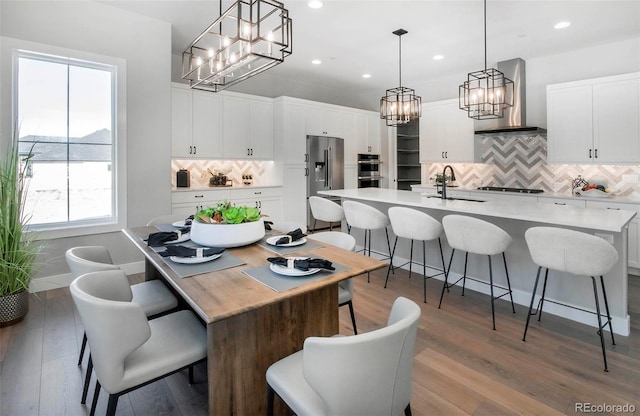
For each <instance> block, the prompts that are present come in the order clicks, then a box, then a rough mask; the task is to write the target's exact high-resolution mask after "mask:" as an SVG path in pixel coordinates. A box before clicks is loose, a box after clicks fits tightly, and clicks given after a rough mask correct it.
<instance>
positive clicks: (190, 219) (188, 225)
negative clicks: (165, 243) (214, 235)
mask: <svg viewBox="0 0 640 416" xmlns="http://www.w3.org/2000/svg"><path fill="white" fill-rule="evenodd" d="M194 218H195V217H194V216H193V215H189V216H188V217H187V218H186V219H185V220H184V225H186V226H187V227H190V226H191V223H192V222H193V219H194Z"/></svg>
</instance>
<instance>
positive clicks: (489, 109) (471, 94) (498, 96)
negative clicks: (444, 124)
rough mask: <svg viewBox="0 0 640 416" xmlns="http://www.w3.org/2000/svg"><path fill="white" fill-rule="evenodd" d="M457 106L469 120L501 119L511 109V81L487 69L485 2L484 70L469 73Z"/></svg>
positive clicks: (485, 17)
mask: <svg viewBox="0 0 640 416" xmlns="http://www.w3.org/2000/svg"><path fill="white" fill-rule="evenodd" d="M458 100H459V106H460V109H461V110H464V111H467V113H468V115H469V118H473V119H476V120H486V119H494V118H502V117H503V116H504V110H505V108H508V107H513V81H512V80H510V79H509V78H506V77H505V76H504V74H503V73H502V72H501V71H498V70H497V69H495V68H489V69H487V0H484V70H482V71H475V72H470V73H469V74H468V75H467V80H466V81H465V82H464V83H463V84H462V85H460V87H459V98H458Z"/></svg>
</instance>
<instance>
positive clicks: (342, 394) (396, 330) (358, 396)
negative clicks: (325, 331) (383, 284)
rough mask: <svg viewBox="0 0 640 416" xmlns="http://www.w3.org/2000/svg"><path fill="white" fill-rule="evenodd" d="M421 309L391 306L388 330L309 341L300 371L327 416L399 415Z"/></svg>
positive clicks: (409, 304) (401, 302)
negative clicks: (317, 397) (320, 399)
mask: <svg viewBox="0 0 640 416" xmlns="http://www.w3.org/2000/svg"><path fill="white" fill-rule="evenodd" d="M419 318H420V307H419V306H418V305H417V304H416V303H415V302H413V301H410V300H409V299H406V298H402V297H400V298H398V299H396V301H395V302H394V304H393V307H392V310H391V314H390V316H389V321H388V326H387V327H385V328H381V329H378V330H375V331H371V332H368V333H365V334H360V335H354V336H350V337H332V338H318V337H310V338H307V339H306V340H305V342H304V349H303V373H304V377H305V379H306V381H307V382H308V383H309V385H310V386H311V387H312V388H313V390H314V391H315V392H317V394H318V395H319V396H320V397H321V398H322V400H323V402H324V403H325V405H326V408H327V414H329V415H356V414H358V415H398V414H401V413H402V411H403V410H404V409H405V408H406V407H407V405H408V404H409V402H410V400H411V381H412V368H413V349H414V344H415V338H416V330H417V326H418V320H419Z"/></svg>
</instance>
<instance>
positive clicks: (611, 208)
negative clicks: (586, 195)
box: [607, 207, 620, 211]
mask: <svg viewBox="0 0 640 416" xmlns="http://www.w3.org/2000/svg"><path fill="white" fill-rule="evenodd" d="M607 209H610V210H612V211H620V208H613V207H607Z"/></svg>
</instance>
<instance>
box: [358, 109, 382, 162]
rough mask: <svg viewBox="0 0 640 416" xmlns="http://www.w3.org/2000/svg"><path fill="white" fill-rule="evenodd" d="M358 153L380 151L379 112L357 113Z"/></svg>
mask: <svg viewBox="0 0 640 416" xmlns="http://www.w3.org/2000/svg"><path fill="white" fill-rule="evenodd" d="M356 153H373V154H378V153H380V116H379V115H378V113H365V112H362V113H357V115H356ZM354 163H355V161H354Z"/></svg>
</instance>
